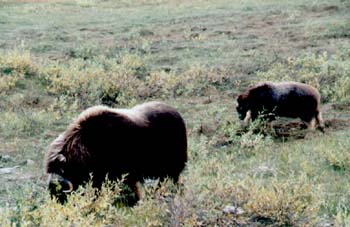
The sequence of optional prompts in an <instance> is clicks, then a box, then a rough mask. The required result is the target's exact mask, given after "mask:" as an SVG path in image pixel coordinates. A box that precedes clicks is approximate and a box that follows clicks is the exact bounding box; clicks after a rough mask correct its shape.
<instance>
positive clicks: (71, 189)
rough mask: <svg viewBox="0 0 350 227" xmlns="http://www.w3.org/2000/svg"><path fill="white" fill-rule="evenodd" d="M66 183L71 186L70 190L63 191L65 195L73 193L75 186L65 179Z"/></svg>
mask: <svg viewBox="0 0 350 227" xmlns="http://www.w3.org/2000/svg"><path fill="white" fill-rule="evenodd" d="M63 182H64V183H66V184H67V185H68V186H69V189H68V190H62V191H63V192H64V193H69V192H72V191H73V184H72V182H70V181H69V180H66V179H64V180H63Z"/></svg>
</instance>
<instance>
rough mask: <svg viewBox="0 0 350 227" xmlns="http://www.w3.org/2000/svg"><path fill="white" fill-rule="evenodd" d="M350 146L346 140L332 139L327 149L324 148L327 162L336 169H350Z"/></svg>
mask: <svg viewBox="0 0 350 227" xmlns="http://www.w3.org/2000/svg"><path fill="white" fill-rule="evenodd" d="M349 148H350V146H349V144H348V143H346V142H345V141H336V140H330V141H329V144H327V149H324V150H323V155H324V157H325V159H326V161H327V163H328V164H329V165H330V166H332V167H333V168H334V169H335V170H349V169H350V154H349Z"/></svg>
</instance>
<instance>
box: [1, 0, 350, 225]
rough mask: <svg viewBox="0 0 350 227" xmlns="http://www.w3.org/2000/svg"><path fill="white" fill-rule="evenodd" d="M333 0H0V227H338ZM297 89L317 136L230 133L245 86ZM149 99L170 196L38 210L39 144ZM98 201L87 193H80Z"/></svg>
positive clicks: (344, 139) (282, 127)
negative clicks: (163, 138)
mask: <svg viewBox="0 0 350 227" xmlns="http://www.w3.org/2000/svg"><path fill="white" fill-rule="evenodd" d="M349 11H350V3H349V1H346V0H333V1H328V0H327V1H326V0H316V1H306V0H294V1H287V0H282V1H276V0H246V1H241V0H216V1H207V0H194V1H185V0H142V1H137V0H131V1H126V0H117V1H114V0H50V1H49V0H0V34H1V39H0V95H1V96H0V97H1V98H0V119H1V121H0V226H1V227H7V226H331V225H334V226H349V225H350V190H349V188H350V154H349V151H350V140H349V136H350V124H349V121H350V107H349V105H350V23H349V22H350V14H349ZM266 80H270V81H283V80H294V81H299V82H304V83H308V84H310V85H313V86H315V87H316V88H318V89H319V91H320V93H321V95H322V111H323V117H324V119H325V124H326V129H325V131H326V132H325V133H324V134H322V133H321V132H319V131H315V132H306V131H305V129H304V126H303V125H302V124H300V121H299V120H296V121H294V120H290V119H278V120H277V121H275V122H273V124H272V125H268V124H266V123H264V122H259V121H256V122H254V123H253V124H251V125H250V126H249V128H248V129H247V130H242V129H241V128H240V123H239V121H238V116H237V113H236V111H235V103H234V100H235V97H236V96H237V94H239V93H240V92H242V91H244V90H245V89H246V88H247V87H248V86H249V85H251V84H255V83H256V82H258V81H266ZM150 100H161V101H164V102H166V103H168V104H170V105H172V106H174V107H176V108H177V109H178V110H179V112H180V113H181V114H182V115H183V117H184V119H185V121H186V123H187V128H188V139H189V162H188V164H187V167H186V169H185V171H184V172H183V173H182V182H183V188H182V189H178V188H177V187H175V186H174V185H172V184H171V183H169V182H160V187H159V188H158V190H156V188H157V187H156V186H157V185H158V183H157V182H153V181H149V183H148V184H146V185H144V186H143V187H142V190H143V194H144V198H143V199H142V200H141V201H139V203H138V204H137V205H136V206H134V207H125V206H123V204H118V203H116V201H118V198H119V197H120V189H121V188H122V185H121V184H122V179H121V182H116V183H112V182H108V180H107V181H106V184H105V185H104V187H103V189H102V190H101V191H100V192H95V189H94V188H92V187H91V185H89V184H88V185H87V187H86V188H81V189H79V190H78V191H77V192H76V193H74V194H72V195H71V197H70V199H69V202H68V203H67V204H65V205H61V204H58V203H56V202H55V201H53V200H51V199H50V196H49V193H48V191H47V182H46V176H45V173H44V166H43V159H44V155H45V152H46V151H47V148H48V145H49V144H50V143H51V141H52V140H53V139H54V138H56V137H57V136H58V135H59V134H60V133H61V132H63V131H64V130H65V129H66V127H67V125H68V124H69V123H70V122H71V121H72V119H73V118H74V117H76V116H78V114H79V113H80V112H81V111H82V110H84V109H85V108H87V107H90V106H92V105H97V104H105V105H108V106H112V107H117V108H119V107H131V106H134V105H135V104H137V103H141V102H144V101H150ZM97 195H99V196H98V197H96V196H97Z"/></svg>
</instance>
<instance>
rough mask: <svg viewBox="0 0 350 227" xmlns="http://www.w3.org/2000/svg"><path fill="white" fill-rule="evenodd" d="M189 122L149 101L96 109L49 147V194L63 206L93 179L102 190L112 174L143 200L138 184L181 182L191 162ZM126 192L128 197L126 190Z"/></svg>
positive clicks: (132, 198) (131, 202) (134, 198)
mask: <svg viewBox="0 0 350 227" xmlns="http://www.w3.org/2000/svg"><path fill="white" fill-rule="evenodd" d="M187 158H188V157H187V135H186V126H185V122H184V120H183V119H182V117H181V115H180V114H179V113H178V111H177V110H176V109H174V108H173V107H170V106H168V105H166V104H164V103H161V102H148V103H144V104H141V105H137V106H135V107H133V108H131V109H112V108H108V107H105V106H95V107H91V108H89V109H87V110H85V111H83V112H82V113H81V114H80V115H79V116H78V118H77V119H75V120H74V121H73V122H72V123H71V124H70V125H69V127H68V128H67V130H66V131H65V132H64V133H63V134H61V135H60V136H58V138H56V139H55V140H54V141H53V142H52V143H51V145H50V146H49V149H48V152H47V155H46V158H45V165H46V172H47V173H48V174H49V190H50V194H51V195H52V196H53V197H56V198H57V199H58V201H59V202H61V203H64V202H65V201H66V200H67V193H70V192H71V191H73V190H76V189H77V188H78V186H80V185H83V184H84V183H86V182H87V181H89V180H90V179H91V175H92V184H93V186H94V187H101V185H102V183H103V181H104V180H105V179H106V176H107V177H108V179H110V180H116V179H121V178H122V176H123V175H124V174H127V176H126V179H125V181H124V183H125V185H127V186H128V188H129V190H131V192H132V193H131V194H132V196H126V198H127V201H126V204H127V205H129V206H132V205H134V204H135V203H136V202H137V201H138V200H139V199H140V196H141V195H140V192H139V188H138V182H142V181H143V179H145V178H152V179H155V178H159V179H160V180H163V179H165V178H169V179H172V180H173V181H174V182H175V183H177V182H178V180H179V175H180V173H181V171H182V170H183V169H184V167H185V164H186V162H187ZM124 194H127V193H126V191H124Z"/></svg>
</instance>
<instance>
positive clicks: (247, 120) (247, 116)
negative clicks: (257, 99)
mask: <svg viewBox="0 0 350 227" xmlns="http://www.w3.org/2000/svg"><path fill="white" fill-rule="evenodd" d="M251 118H252V112H251V111H250V110H248V111H247V113H246V115H245V118H244V120H243V126H244V127H247V126H248V124H249V120H250V119H251Z"/></svg>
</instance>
